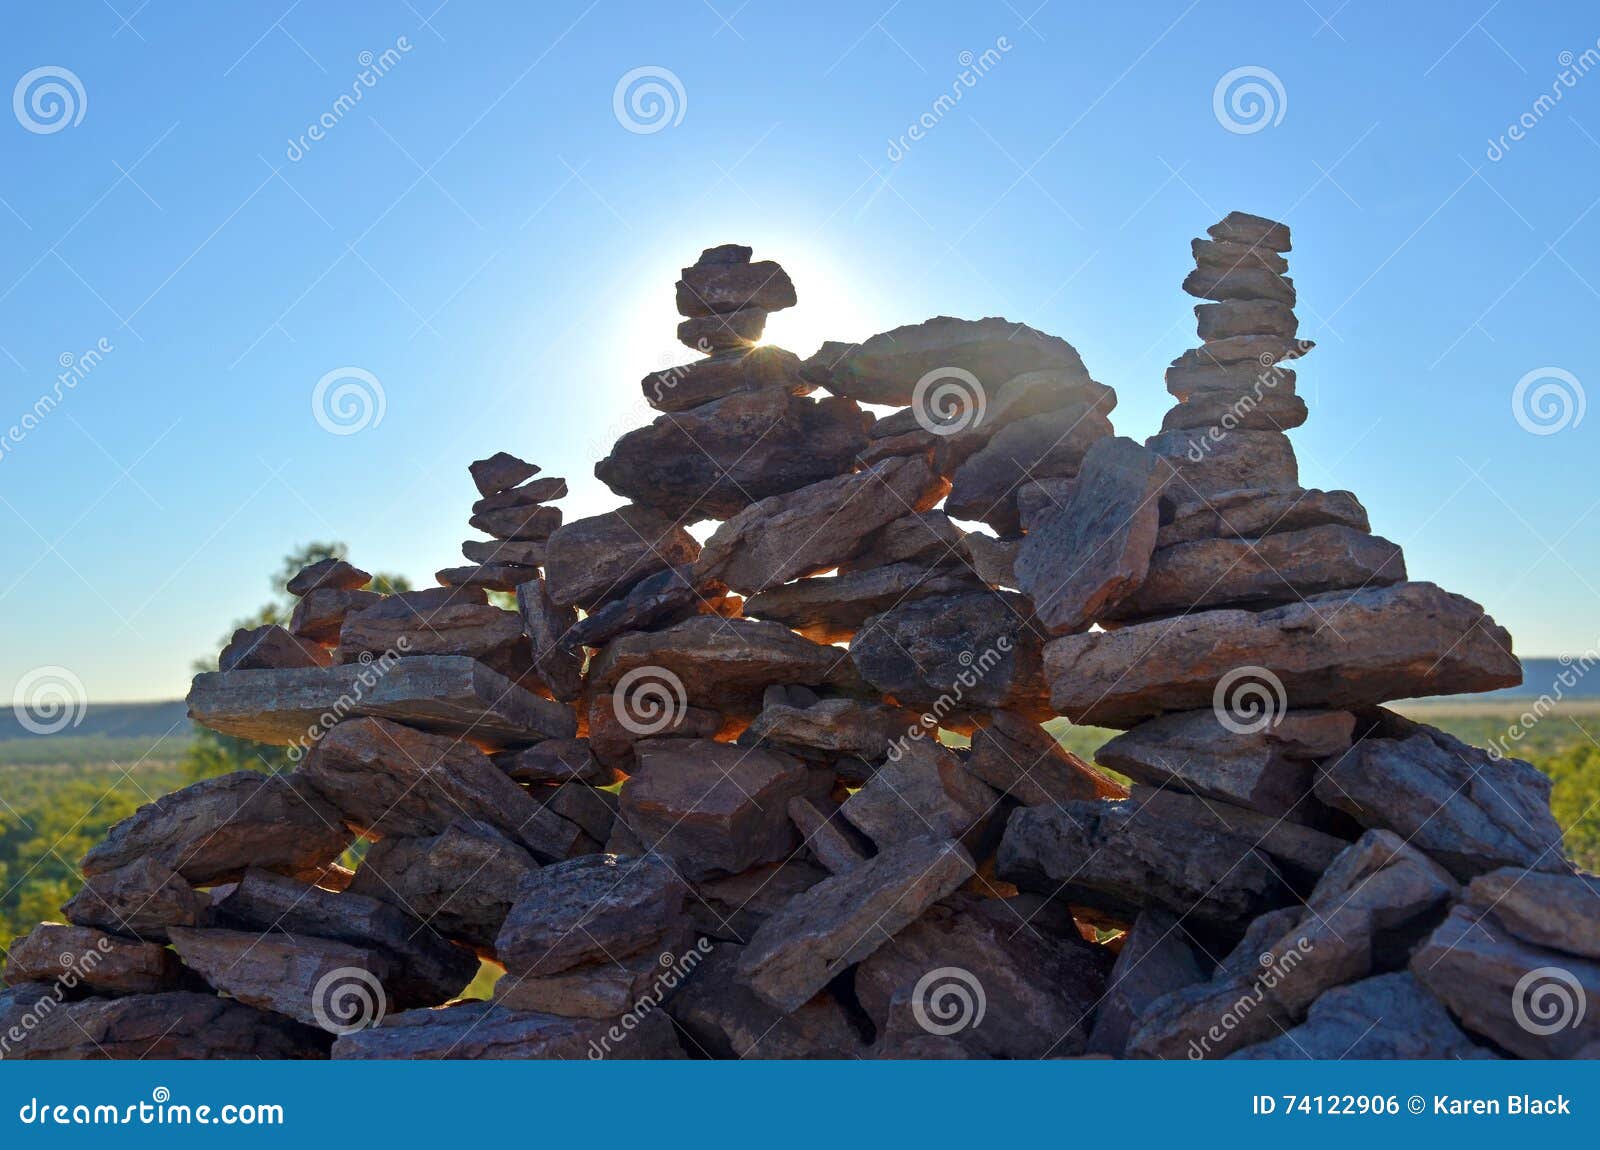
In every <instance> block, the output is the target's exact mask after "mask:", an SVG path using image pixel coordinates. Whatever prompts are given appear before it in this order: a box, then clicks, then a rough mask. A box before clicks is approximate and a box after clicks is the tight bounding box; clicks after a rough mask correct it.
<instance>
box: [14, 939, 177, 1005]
mask: <svg viewBox="0 0 1600 1150" xmlns="http://www.w3.org/2000/svg"><path fill="white" fill-rule="evenodd" d="M182 975H183V972H182V969H181V968H180V967H179V965H178V960H177V959H176V958H174V957H173V955H172V952H171V951H170V950H168V949H167V948H166V947H164V946H162V945H161V944H160V943H159V942H133V941H130V940H129V939H126V938H118V937H116V936H115V935H110V934H106V933H105V932H103V931H99V930H95V929H93V928H91V927H87V926H67V925H64V924H63V923H59V922H43V923H40V924H39V925H38V926H36V927H34V928H33V930H31V931H29V932H28V933H27V934H26V935H24V936H23V937H22V938H18V939H13V940H12V941H11V948H10V950H9V951H8V953H7V958H6V972H5V979H6V982H7V983H8V984H9V985H11V986H16V985H19V984H21V983H25V982H36V983H53V984H55V985H56V986H58V987H60V989H61V992H62V993H64V994H67V995H69V996H74V997H75V996H77V994H78V993H80V992H86V993H89V994H108V995H109V994H155V993H158V992H159V991H163V990H176V989H178V987H179V985H180V984H181V982H182Z"/></svg>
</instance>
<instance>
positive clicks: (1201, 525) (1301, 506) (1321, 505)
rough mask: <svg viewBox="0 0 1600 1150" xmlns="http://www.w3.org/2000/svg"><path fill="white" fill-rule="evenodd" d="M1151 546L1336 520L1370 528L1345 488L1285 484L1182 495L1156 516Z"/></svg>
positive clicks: (1263, 532) (1250, 535)
mask: <svg viewBox="0 0 1600 1150" xmlns="http://www.w3.org/2000/svg"><path fill="white" fill-rule="evenodd" d="M1162 518H1163V523H1162V525H1161V530H1160V532H1159V533H1158V534H1157V536H1156V546H1157V548H1163V547H1171V546H1173V545H1174V544H1177V543H1192V542H1194V541H1195V540H1198V539H1230V538H1231V539H1260V538H1262V537H1263V536H1267V535H1277V534H1279V533H1281V532H1285V531H1304V530H1306V529H1307V528H1311V527H1321V526H1324V525H1336V526H1342V527H1349V528H1351V529H1352V530H1355V531H1361V532H1368V531H1371V529H1372V528H1371V524H1369V523H1368V521H1367V509H1366V508H1365V507H1363V506H1361V503H1360V501H1359V500H1358V499H1356V497H1355V496H1354V495H1352V494H1350V492H1348V491H1317V490H1309V491H1308V490H1303V489H1301V488H1298V487H1296V488H1290V489H1288V490H1282V491H1271V490H1254V489H1252V490H1245V491H1228V492H1223V493H1221V494H1219V495H1213V496H1211V497H1209V498H1207V499H1184V500H1178V501H1176V502H1175V503H1174V505H1173V508H1172V510H1171V512H1170V514H1164V515H1163V516H1162Z"/></svg>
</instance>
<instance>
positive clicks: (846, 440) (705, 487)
mask: <svg viewBox="0 0 1600 1150" xmlns="http://www.w3.org/2000/svg"><path fill="white" fill-rule="evenodd" d="M871 418H872V417H871V416H870V415H867V414H866V413H865V412H863V411H862V410H861V409H860V408H859V407H857V406H856V404H855V401H854V400H850V399H844V398H841V397H838V396H830V397H828V398H825V399H821V400H813V399H807V398H804V397H801V396H796V395H793V394H791V393H790V392H789V390H788V389H787V388H781V387H780V388H767V389H765V390H762V391H748V392H739V393H736V394H734V395H729V396H727V397H725V398H723V399H718V400H714V401H712V402H711V403H707V404H704V405H703V406H700V407H696V408H693V409H692V410H689V411H684V412H679V413H677V414H669V415H663V416H661V417H660V418H659V419H657V420H656V421H655V422H654V423H652V424H650V426H648V427H641V428H639V429H638V430H636V431H630V432H628V433H627V434H626V435H624V436H623V437H622V438H621V439H619V440H617V442H616V444H615V446H613V447H612V449H611V454H610V455H608V456H606V458H604V459H602V460H601V461H600V462H599V463H597V464H595V469H594V473H595V477H596V478H598V479H599V480H600V481H601V482H602V483H604V484H605V485H606V486H607V487H609V488H610V489H611V490H612V491H614V492H616V493H617V494H618V495H620V496H622V497H623V498H625V499H631V500H633V501H634V502H635V503H637V504H642V505H646V506H649V507H654V508H656V509H658V510H660V511H662V512H663V513H666V514H668V515H671V516H675V517H680V518H683V519H684V520H685V521H687V522H692V521H694V520H697V519H708V518H715V519H726V518H728V517H730V516H732V515H737V514H738V513H739V512H740V511H742V510H744V508H746V507H748V506H749V505H750V504H752V503H755V502H757V501H759V500H762V499H765V498H767V497H768V496H772V495H781V494H783V493H784V492H786V491H794V490H796V489H798V488H801V487H805V486H807V485H808V484H811V483H816V482H818V481H819V480H823V479H828V478H830V477H832V476H835V475H840V474H842V473H844V472H846V471H849V470H851V469H852V467H853V466H854V464H855V460H856V457H857V456H858V455H860V453H861V452H863V451H865V450H866V449H867V426H868V424H869V423H870V422H871Z"/></svg>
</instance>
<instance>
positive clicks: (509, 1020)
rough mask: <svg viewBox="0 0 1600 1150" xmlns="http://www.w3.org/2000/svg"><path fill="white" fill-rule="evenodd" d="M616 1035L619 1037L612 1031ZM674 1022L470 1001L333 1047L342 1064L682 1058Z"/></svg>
mask: <svg viewBox="0 0 1600 1150" xmlns="http://www.w3.org/2000/svg"><path fill="white" fill-rule="evenodd" d="M613 1030H615V1036H613V1034H612V1031H613ZM683 1056H684V1054H683V1048H682V1047H681V1046H680V1045H678V1039H677V1036H676V1035H675V1034H674V1033H673V1030H672V1023H671V1021H670V1020H669V1019H668V1018H667V1016H666V1014H665V1013H662V1012H658V1011H651V1012H650V1013H648V1014H645V1015H644V1016H643V1017H642V1018H641V1019H640V1021H639V1023H638V1025H637V1026H635V1027H634V1028H632V1029H631V1030H623V1029H622V1028H621V1027H620V1026H618V1025H617V1020H616V1019H615V1018H603V1019H595V1018H563V1017H561V1016H560V1015H557V1014H540V1013H538V1012H536V1011H530V1010H507V1009H506V1008H505V1007H503V1006H499V1005H496V1004H495V1003H492V1002H463V1003H459V1004H457V1005H454V1006H446V1007H441V1008H440V1009H437V1010H407V1011H403V1012H401V1013H399V1014H391V1015H389V1016H388V1017H387V1018H385V1019H384V1020H383V1023H382V1024H381V1025H379V1026H374V1027H371V1028H370V1029H367V1030H361V1031H357V1032H356V1033H354V1034H347V1035H344V1036H343V1037H342V1038H340V1039H339V1040H338V1041H337V1042H335V1043H334V1044H333V1057H334V1058H338V1059H389V1058H403V1059H441V1058H452V1059H480V1058H518V1059H532V1058H559V1059H585V1058H587V1059H601V1058H626V1059H639V1058H682V1057H683Z"/></svg>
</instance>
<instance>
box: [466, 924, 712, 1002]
mask: <svg viewBox="0 0 1600 1150" xmlns="http://www.w3.org/2000/svg"><path fill="white" fill-rule="evenodd" d="M707 945H709V943H708V944H707ZM658 948H659V952H658ZM702 955H703V952H702V951H701V950H699V949H697V945H696V940H695V938H694V932H693V930H692V929H691V928H690V927H689V920H688V919H687V918H684V919H683V920H682V922H681V923H680V924H679V925H678V926H677V927H675V928H673V930H672V932H671V933H670V934H669V935H668V936H666V937H665V938H663V939H662V940H661V941H660V942H659V943H657V944H656V946H652V947H650V948H649V949H648V950H643V951H639V952H638V953H636V954H629V955H624V956H622V957H614V958H604V959H600V960H598V961H596V962H590V963H585V964H583V965H581V966H574V967H570V968H568V969H567V970H563V971H560V972H559V973H556V974H547V975H539V976H530V975H520V974H513V975H508V976H506V977H505V978H502V979H500V981H499V982H497V983H495V987H494V1002H495V1004H496V1005H498V1006H503V1007H505V1008H506V1009H508V1010H533V1011H538V1012H540V1013H542V1014H559V1015H562V1016H563V1017H566V1018H608V1019H611V1020H612V1021H616V1020H617V1019H619V1018H621V1017H622V1016H623V1015H625V1014H627V1013H629V1012H630V1011H632V1010H633V1009H634V1008H635V1007H638V1006H639V1005H640V1004H641V1003H642V1002H644V1001H645V1000H647V999H648V1000H649V1001H651V1002H654V1003H656V1004H657V1005H660V1004H661V1002H662V1001H663V1000H666V999H670V998H671V997H672V991H673V990H675V989H676V988H677V986H678V985H679V984H680V983H681V981H682V978H683V974H682V969H683V967H684V966H687V967H688V968H689V969H691V970H692V969H693V966H692V964H693V963H695V962H698V961H699V960H700V958H701V957H702Z"/></svg>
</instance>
